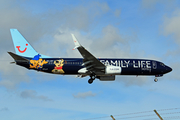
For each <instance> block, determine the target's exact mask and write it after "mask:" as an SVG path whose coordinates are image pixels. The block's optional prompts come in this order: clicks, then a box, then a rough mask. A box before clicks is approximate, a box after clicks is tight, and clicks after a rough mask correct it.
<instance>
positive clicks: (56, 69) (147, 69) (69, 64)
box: [16, 58, 172, 76]
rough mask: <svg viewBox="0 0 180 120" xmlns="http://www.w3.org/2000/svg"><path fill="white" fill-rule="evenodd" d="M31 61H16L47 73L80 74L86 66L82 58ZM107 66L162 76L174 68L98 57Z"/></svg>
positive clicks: (151, 61) (151, 63)
mask: <svg viewBox="0 0 180 120" xmlns="http://www.w3.org/2000/svg"><path fill="white" fill-rule="evenodd" d="M26 59H28V60H29V61H30V62H29V63H28V62H21V61H16V63H17V64H18V65H21V66H24V67H26V68H28V69H34V70H38V71H43V72H47V73H54V74H63V75H78V74H79V73H78V71H79V70H80V69H82V68H84V66H83V65H82V64H83V59H81V58H45V59H38V60H33V59H32V58H26ZM98 60H99V61H100V62H102V63H103V64H104V65H106V66H119V67H121V70H122V71H121V73H119V75H155V76H162V75H163V74H165V73H168V72H170V71H172V69H171V68H170V67H168V66H166V65H164V64H163V63H162V62H159V61H155V60H147V59H105V58H104V59H98Z"/></svg>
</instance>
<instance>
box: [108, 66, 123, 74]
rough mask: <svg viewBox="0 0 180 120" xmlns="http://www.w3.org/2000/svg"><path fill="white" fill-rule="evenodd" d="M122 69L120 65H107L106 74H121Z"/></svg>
mask: <svg viewBox="0 0 180 120" xmlns="http://www.w3.org/2000/svg"><path fill="white" fill-rule="evenodd" d="M121 71H122V69H121V67H119V66H106V69H105V74H110V75H120V74H121Z"/></svg>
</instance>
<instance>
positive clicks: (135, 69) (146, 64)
mask: <svg viewBox="0 0 180 120" xmlns="http://www.w3.org/2000/svg"><path fill="white" fill-rule="evenodd" d="M10 32H11V36H12V40H13V43H14V47H15V52H16V53H13V52H8V53H9V54H10V55H11V56H12V58H13V59H14V62H12V63H16V64H17V65H20V66H23V67H25V68H27V69H29V70H31V69H33V70H37V71H41V72H46V73H52V74H59V75H76V76H77V77H79V78H82V77H86V76H89V77H90V79H89V80H88V83H89V84H91V83H93V81H94V80H95V79H99V80H100V81H114V80H115V76H116V75H136V76H139V75H144V76H155V79H154V81H155V82H157V81H158V79H157V77H162V76H163V75H164V74H166V73H168V72H171V71H172V68H171V67H169V66H167V65H165V64H164V63H162V62H159V61H156V60H149V59H123V58H96V57H95V56H94V55H92V54H91V53H90V52H89V51H88V50H86V49H85V48H84V47H83V46H82V45H81V44H80V43H79V41H78V40H77V39H76V37H75V35H74V34H71V35H72V39H73V42H74V44H75V47H74V50H75V49H78V51H79V52H80V54H81V55H82V57H83V58H52V57H49V56H45V55H42V54H39V53H38V52H36V51H35V50H34V49H33V47H32V46H31V45H30V44H29V42H27V40H26V39H25V38H24V37H23V36H22V35H21V34H20V33H19V31H18V30H17V29H10Z"/></svg>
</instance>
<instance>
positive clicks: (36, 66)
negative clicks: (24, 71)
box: [29, 54, 48, 70]
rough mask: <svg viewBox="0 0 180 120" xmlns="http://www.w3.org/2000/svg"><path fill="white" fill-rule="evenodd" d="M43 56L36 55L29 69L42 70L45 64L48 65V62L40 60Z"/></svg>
mask: <svg viewBox="0 0 180 120" xmlns="http://www.w3.org/2000/svg"><path fill="white" fill-rule="evenodd" d="M40 57H41V55H39V54H38V55H35V56H34V58H33V59H32V60H30V63H31V64H30V67H29V68H34V69H38V70H41V69H42V67H43V65H44V64H47V63H48V62H47V61H45V60H43V59H42V58H40Z"/></svg>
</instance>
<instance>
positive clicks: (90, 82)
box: [88, 74, 96, 84]
mask: <svg viewBox="0 0 180 120" xmlns="http://www.w3.org/2000/svg"><path fill="white" fill-rule="evenodd" d="M90 77H91V78H90V79H89V80H88V83H89V84H92V83H93V81H94V80H95V79H96V75H95V74H91V75H90Z"/></svg>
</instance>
